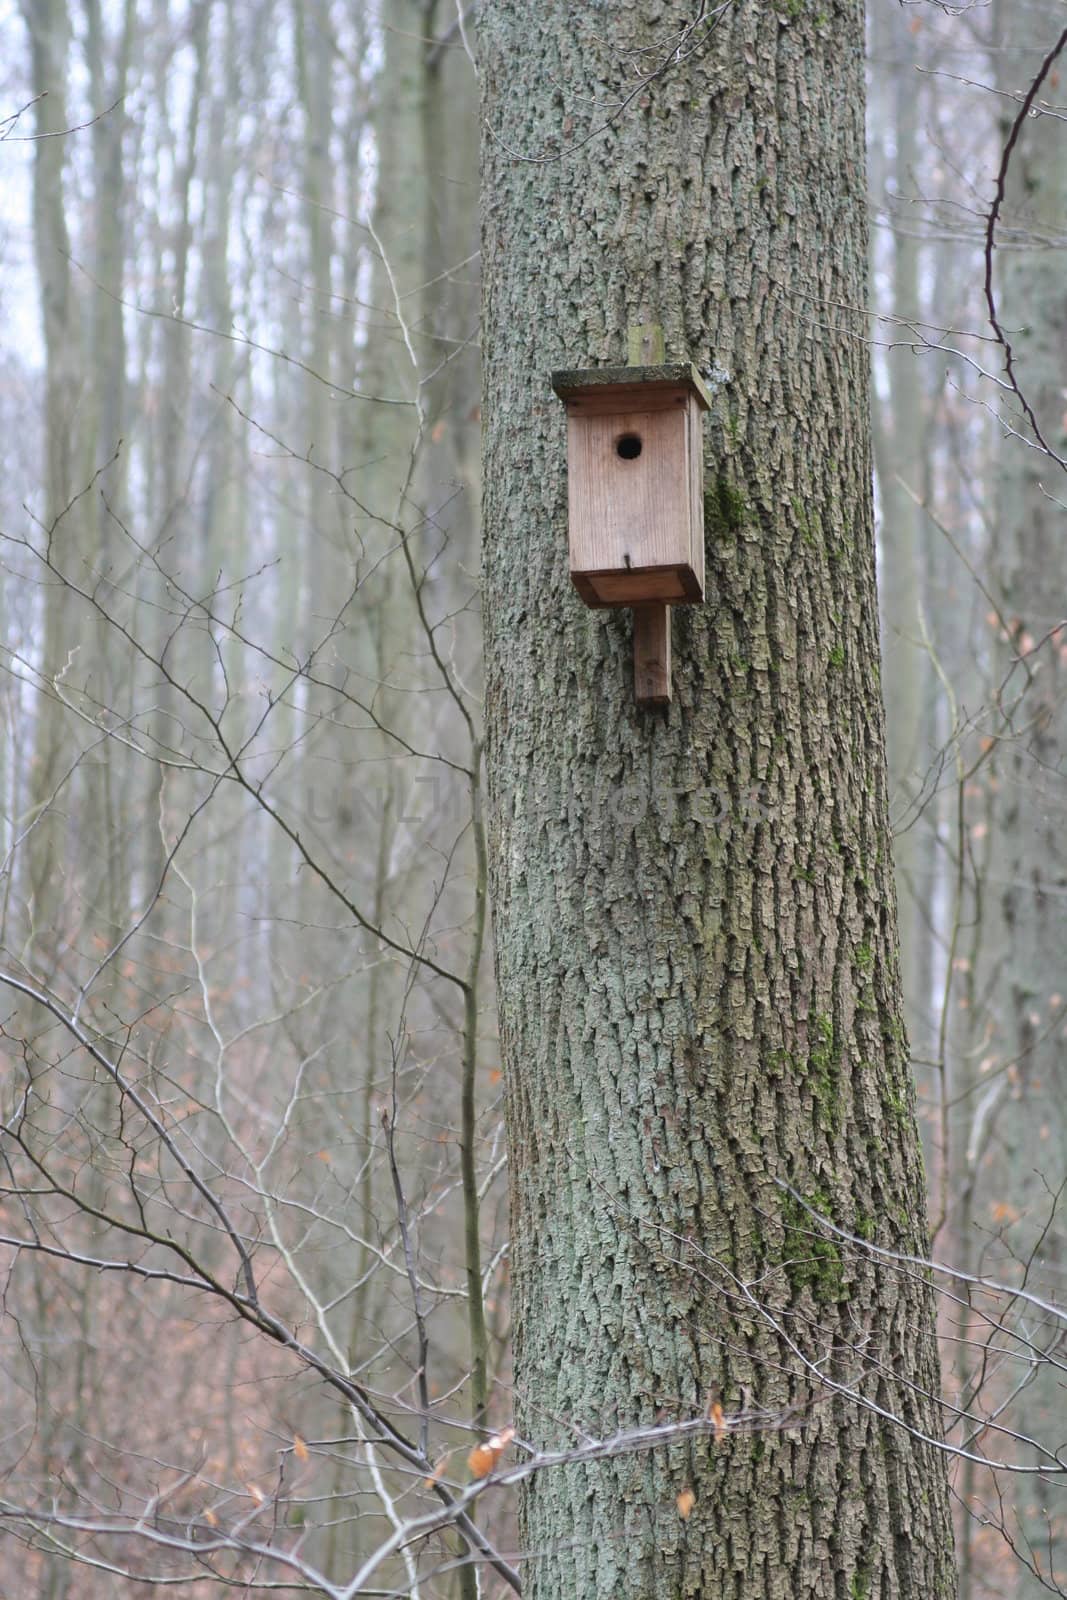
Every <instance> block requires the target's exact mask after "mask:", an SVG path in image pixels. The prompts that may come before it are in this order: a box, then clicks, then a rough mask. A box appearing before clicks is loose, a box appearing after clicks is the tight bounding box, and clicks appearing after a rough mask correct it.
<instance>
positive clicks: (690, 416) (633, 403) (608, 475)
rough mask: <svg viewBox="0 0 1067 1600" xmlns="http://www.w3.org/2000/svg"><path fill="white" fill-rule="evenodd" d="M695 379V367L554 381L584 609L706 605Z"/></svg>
mask: <svg viewBox="0 0 1067 1600" xmlns="http://www.w3.org/2000/svg"><path fill="white" fill-rule="evenodd" d="M646 374H647V375H648V376H646ZM694 378H695V374H693V372H692V368H689V367H653V368H634V367H624V368H616V369H596V370H593V371H586V372H576V373H557V374H555V375H554V377H553V384H554V386H555V388H556V392H557V393H558V394H559V395H560V397H561V399H563V401H564V403H565V404H566V407H567V478H568V510H569V530H570V567H571V578H572V580H573V582H574V585H575V588H576V589H577V590H578V593H579V594H580V595H581V597H582V599H583V600H584V601H585V602H586V604H587V605H591V606H633V605H641V604H644V603H647V602H649V601H658V602H660V603H661V604H667V605H680V604H686V603H692V602H695V601H700V600H702V599H703V598H704V503H703V461H702V430H701V425H700V411H701V407H702V404H704V403H705V402H704V396H703V392H702V391H703V385H702V384H699V379H696V382H695V383H694V381H693V380H694ZM698 384H699V388H698V387H697V385H698Z"/></svg>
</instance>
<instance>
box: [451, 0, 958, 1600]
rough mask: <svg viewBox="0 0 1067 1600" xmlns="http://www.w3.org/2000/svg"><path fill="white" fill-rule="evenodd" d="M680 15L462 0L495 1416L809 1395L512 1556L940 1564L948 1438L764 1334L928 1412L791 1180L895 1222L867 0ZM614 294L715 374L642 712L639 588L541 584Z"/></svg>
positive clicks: (782, 1573) (627, 1574) (569, 1423)
mask: <svg viewBox="0 0 1067 1600" xmlns="http://www.w3.org/2000/svg"><path fill="white" fill-rule="evenodd" d="M694 13H695V8H694V7H693V6H691V5H690V4H688V3H684V0H656V3H653V4H651V5H649V4H648V3H646V0H642V3H636V0H628V3H622V4H618V5H614V6H612V7H610V8H608V7H605V6H602V5H597V4H593V3H591V0H587V3H586V4H584V5H577V6H576V5H574V4H573V3H572V0H567V3H564V0H545V3H544V4H543V5H541V6H539V7H538V8H536V10H534V11H531V10H530V9H529V8H528V7H527V6H526V5H525V4H524V3H520V0H489V3H487V4H485V5H483V6H482V7H481V8H480V15H481V18H482V22H481V48H480V57H481V68H482V82H483V106H482V109H483V115H484V119H485V156H484V186H483V216H484V228H483V251H484V274H485V285H486V288H485V308H484V343H485V370H486V407H485V418H486V463H485V466H486V471H485V497H486V498H485V530H486V535H485V539H486V542H485V586H486V607H485V620H486V634H487V699H486V713H487V725H488V763H489V774H490V790H491V801H492V807H491V810H492V820H491V858H492V882H493V889H494V894H495V935H496V955H497V974H498V986H499V1005H500V1013H501V1023H502V1031H503V1044H504V1056H505V1063H506V1067H507V1075H508V1118H509V1130H510V1140H511V1161H512V1167H511V1184H512V1213H513V1247H512V1249H513V1273H514V1317H515V1338H516V1346H515V1359H516V1374H517V1378H516V1381H517V1420H518V1425H519V1429H520V1432H521V1434H522V1435H523V1436H524V1437H525V1438H526V1439H528V1440H532V1441H533V1442H535V1443H537V1444H547V1443H551V1444H553V1445H556V1446H558V1445H561V1444H563V1443H565V1442H566V1441H567V1440H568V1439H572V1438H574V1437H575V1433H574V1431H573V1430H576V1429H585V1430H589V1431H592V1432H594V1433H605V1432H607V1433H610V1432H612V1431H613V1430H614V1429H616V1428H617V1427H619V1426H625V1425H631V1424H642V1423H650V1422H652V1421H653V1420H654V1419H657V1418H663V1417H664V1416H690V1415H693V1414H699V1413H700V1412H701V1411H702V1410H703V1408H704V1407H706V1406H707V1404H708V1402H709V1397H710V1398H714V1397H715V1396H720V1397H721V1400H722V1404H723V1405H724V1407H725V1409H726V1411H727V1413H737V1412H740V1411H742V1410H744V1409H746V1408H748V1409H751V1408H752V1407H755V1406H766V1407H769V1408H771V1409H776V1408H784V1407H787V1406H793V1407H795V1408H796V1416H795V1420H794V1423H793V1424H792V1425H790V1426H788V1427H785V1428H784V1429H778V1430H773V1431H765V1432H762V1433H759V1434H756V1435H752V1434H749V1435H748V1436H745V1437H742V1436H737V1437H732V1436H731V1439H730V1441H729V1442H724V1443H721V1444H719V1445H716V1444H714V1443H712V1442H709V1441H707V1440H701V1441H700V1442H698V1443H688V1444H685V1445H676V1446H674V1447H672V1448H671V1449H669V1450H664V1451H660V1452H658V1453H654V1454H650V1455H645V1456H628V1457H623V1458H618V1459H614V1460H611V1461H609V1462H606V1463H600V1464H597V1465H593V1466H573V1467H569V1468H566V1469H564V1470H560V1471H557V1472H553V1473H551V1474H549V1473H546V1474H544V1475H542V1476H540V1477H536V1478H535V1479H534V1480H533V1481H532V1482H531V1483H530V1484H529V1486H528V1487H527V1490H526V1493H525V1499H524V1503H523V1506H522V1535H523V1542H524V1548H525V1549H526V1551H527V1552H528V1554H529V1561H528V1564H527V1565H526V1566H525V1568H524V1571H525V1592H526V1593H527V1595H528V1596H532V1597H533V1600H549V1597H552V1600H559V1597H562V1596H567V1597H568V1600H572V1597H573V1600H587V1597H588V1600H592V1597H598V1596H609V1595H610V1596H611V1597H612V1600H637V1597H640V1600H660V1597H662V1600H667V1597H668V1596H669V1597H670V1600H681V1597H694V1596H706V1597H710V1596H715V1597H716V1600H726V1597H731V1600H756V1597H758V1600H787V1597H788V1600H804V1597H812V1600H814V1597H820V1600H821V1597H830V1596H834V1597H835V1600H841V1597H843V1596H851V1597H859V1596H864V1597H869V1600H890V1597H897V1596H899V1597H904V1596H907V1597H909V1600H912V1597H915V1596H918V1595H922V1596H938V1595H946V1594H948V1593H950V1591H951V1588H952V1553H951V1533H950V1525H949V1516H948V1507H947V1494H946V1488H945V1481H944V1472H943V1464H942V1461H941V1458H940V1456H939V1455H938V1453H937V1451H936V1450H935V1448H934V1447H933V1446H931V1445H930V1444H927V1443H923V1442H921V1441H920V1440H918V1439H917V1438H916V1437H915V1436H914V1434H913V1433H911V1432H909V1431H907V1429H905V1428H904V1427H901V1426H894V1425H891V1424H887V1423H886V1422H884V1421H882V1420H880V1419H879V1417H878V1416H876V1415H875V1414H873V1413H872V1412H871V1411H870V1410H869V1409H867V1408H865V1407H864V1406H862V1405H859V1404H856V1403H854V1402H852V1401H849V1400H847V1399H846V1398H844V1397H843V1396H841V1395H840V1394H839V1393H835V1392H830V1391H828V1390H827V1389H826V1388H824V1387H823V1386H821V1385H820V1383H819V1382H818V1381H817V1380H816V1378H815V1377H814V1376H813V1375H812V1373H811V1372H810V1371H809V1370H807V1369H806V1368H805V1367H804V1365H803V1362H802V1360H801V1359H800V1358H799V1357H798V1355H797V1354H796V1353H795V1352H794V1351H793V1350H792V1349H790V1348H789V1346H788V1345H787V1342H786V1335H788V1337H789V1338H790V1339H792V1340H794V1341H795V1343H796V1345H797V1346H798V1347H799V1349H801V1350H802V1351H803V1352H804V1353H805V1354H806V1355H807V1356H809V1357H810V1358H811V1359H812V1360H817V1361H819V1362H821V1363H822V1367H821V1370H822V1372H823V1373H825V1374H826V1376H827V1377H829V1378H832V1379H833V1380H834V1381H835V1382H836V1383H838V1384H841V1385H851V1386H854V1387H857V1388H860V1389H862V1390H863V1392H864V1394H865V1395H866V1396H868V1397H870V1398H872V1399H875V1400H877V1402H878V1403H879V1404H880V1405H882V1406H884V1407H885V1408H887V1409H892V1410H894V1411H895V1412H897V1413H898V1414H899V1415H900V1416H901V1417H902V1418H903V1419H904V1420H905V1421H906V1422H907V1424H908V1425H909V1426H910V1428H912V1429H914V1430H915V1431H916V1432H917V1433H920V1434H925V1435H929V1436H937V1435H938V1434H939V1432H940V1416H939V1408H938V1404H937V1402H936V1399H933V1398H931V1396H932V1395H936V1392H937V1387H938V1363H937V1356H936V1348H935V1343H934V1334H933V1316H932V1307H931V1303H930V1298H929V1294H928V1291H927V1288H926V1286H925V1285H924V1284H923V1282H922V1281H921V1280H920V1279H919V1278H918V1277H901V1276H894V1275H892V1274H888V1273H886V1272H885V1271H881V1270H875V1269H874V1268H872V1267H871V1266H870V1265H869V1264H867V1263H864V1262H862V1261H860V1260H858V1259H856V1257H855V1254H851V1255H846V1254H845V1253H843V1252H841V1251H839V1250H838V1249H836V1248H835V1247H834V1246H833V1245H831V1244H829V1243H827V1242H826V1241H825V1240H824V1239H822V1238H819V1237H818V1236H813V1233H812V1231H811V1230H810V1225H809V1220H808V1218H807V1215H806V1213H805V1212H804V1211H803V1209H802V1208H800V1207H799V1206H798V1205H797V1203H796V1202H795V1200H792V1199H791V1198H790V1197H789V1196H788V1195H787V1194H784V1193H783V1191H782V1190H781V1189H780V1188H779V1187H778V1186H777V1185H776V1183H775V1180H776V1179H782V1180H785V1181H786V1182H788V1183H789V1184H791V1185H793V1186H795V1188H796V1189H797V1190H798V1191H799V1192H800V1193H802V1194H803V1195H804V1196H806V1197H807V1198H808V1200H809V1201H810V1203H811V1204H812V1205H813V1206H815V1207H816V1208H819V1209H822V1210H824V1211H825V1212H826V1213H828V1214H829V1215H830V1216H832V1217H833V1218H834V1219H835V1221H837V1222H838V1223H840V1224H841V1225H842V1226H844V1227H845V1228H849V1229H852V1230H854V1231H856V1232H858V1233H860V1234H862V1235H867V1236H872V1237H876V1238H877V1239H878V1240H879V1241H880V1242H882V1243H884V1244H887V1245H889V1246H896V1247H904V1248H910V1249H915V1250H922V1249H923V1247H924V1245H925V1217H924V1185H923V1174H922V1167H921V1159H920V1155H919V1148H918V1141H917V1136H916V1130H915V1125H914V1120H913V1115H912V1086H911V1080H910V1075H909V1069H908V1057H907V1050H906V1045H905V1039H904V1030H903V1027H902V1021H901V1000H900V988H899V975H898V957H897V935H896V918H895V908H894V897H893V881H892V867H891V861H890V853H889V846H888V824H887V814H886V813H887V808H886V779H885V754H884V740H883V717H882V703H881V692H880V684H879V669H878V641H877V611H876V600H875V591H874V558H873V540H872V528H871V493H870V451H869V423H868V391H867V382H868V364H867V352H866V346H865V343H864V322H863V316H862V308H863V305H864V298H865V274H866V217H865V205H866V189H865V171H864V152H863V64H862V22H863V18H862V6H861V4H860V3H859V0H820V3H818V4H816V3H809V0H782V3H781V4H780V5H778V6H777V7H775V6H772V5H768V4H757V3H755V0H739V3H737V4H735V5H733V6H731V7H729V8H722V7H714V8H711V9H710V10H708V11H707V12H706V14H704V16H703V20H702V21H699V22H698V23H697V24H696V25H695V26H693V27H692V29H689V30H688V31H687V25H688V24H690V23H692V22H693V18H694ZM661 66H662V68H663V70H662V71H661V72H658V73H656V75H655V76H652V77H651V78H650V81H647V82H645V83H642V81H641V78H642V75H643V74H653V73H655V69H657V68H660V67H661ZM597 130H599V131H597ZM644 323H659V324H661V325H662V327H663V329H664V332H665V337H666V346H667V355H668V359H677V358H679V357H683V356H686V355H691V356H692V358H693V359H694V360H695V361H696V363H697V364H698V366H699V367H700V368H701V369H702V370H703V371H704V373H705V374H706V375H707V377H708V379H709V381H710V382H711V384H712V386H713V389H714V391H715V406H714V409H713V412H712V413H711V415H710V417H709V419H708V427H707V447H706V464H707V479H706V510H707V547H708V592H709V600H708V604H707V606H706V607H705V608H704V609H702V610H694V611H683V612H676V613H675V667H674V688H675V700H674V704H673V706H672V707H671V708H670V709H669V711H667V712H666V713H660V712H648V711H644V712H641V711H638V710H637V709H636V708H635V706H634V705H633V701H632V690H631V677H632V668H631V662H630V634H631V623H630V617H629V615H628V614H626V613H604V612H590V611H587V610H585V609H584V608H583V606H582V605H581V603H580V602H579V601H578V599H577V597H576V596H575V594H574V593H573V592H572V590H571V587H570V584H569V582H568V577H567V565H566V562H567V557H566V532H565V529H566V487H565V462H564V419H563V415H562V412H561V408H560V407H559V406H558V404H557V402H556V401H555V400H554V398H553V396H552V393H551V390H550V387H549V379H548V374H549V371H550V370H551V369H552V368H553V367H557V366H568V367H574V366H581V365H585V364H590V365H593V364H597V363H602V364H613V365H617V364H620V363H623V362H625V360H626V357H627V343H626V335H627V327H628V326H629V325H632V324H644ZM731 1274H732V1275H733V1276H732V1277H731V1276H730V1275H731ZM737 1279H740V1280H743V1281H744V1282H745V1283H749V1284H752V1285H753V1289H752V1294H753V1296H754V1299H755V1300H758V1305H757V1304H755V1303H754V1302H753V1301H748V1300H746V1298H745V1297H744V1295H743V1294H741V1293H739V1292H738V1291H737V1289H736V1283H735V1280H737ZM772 1318H773V1325H772V1322H771V1320H770V1319H772ZM684 1487H691V1488H692V1490H693V1491H694V1493H695V1497H696V1498H695V1504H694V1506H693V1509H692V1512H691V1514H690V1516H689V1517H688V1519H687V1520H684V1519H683V1518H682V1517H681V1516H680V1515H679V1513H678V1510H677V1506H676V1496H677V1494H678V1493H679V1491H680V1490H681V1489H683V1488H684Z"/></svg>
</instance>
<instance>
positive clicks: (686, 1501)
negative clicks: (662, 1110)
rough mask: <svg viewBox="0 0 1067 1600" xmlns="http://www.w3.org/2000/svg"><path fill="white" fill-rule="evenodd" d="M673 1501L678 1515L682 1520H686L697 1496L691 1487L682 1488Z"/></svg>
mask: <svg viewBox="0 0 1067 1600" xmlns="http://www.w3.org/2000/svg"><path fill="white" fill-rule="evenodd" d="M674 1503H675V1505H676V1506H677V1507H678V1515H679V1516H680V1517H681V1519H682V1521H683V1522H686V1521H688V1519H689V1513H690V1512H691V1511H692V1509H693V1507H694V1506H695V1505H696V1503H697V1497H696V1495H695V1494H694V1493H693V1491H692V1489H683V1490H682V1492H681V1494H680V1495H679V1496H678V1498H677V1500H676V1501H675V1502H674Z"/></svg>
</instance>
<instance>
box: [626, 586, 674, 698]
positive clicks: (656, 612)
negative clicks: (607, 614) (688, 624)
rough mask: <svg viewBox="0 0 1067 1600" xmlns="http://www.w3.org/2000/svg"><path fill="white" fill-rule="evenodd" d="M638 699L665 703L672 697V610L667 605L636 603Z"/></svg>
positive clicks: (635, 637) (636, 684) (636, 679)
mask: <svg viewBox="0 0 1067 1600" xmlns="http://www.w3.org/2000/svg"><path fill="white" fill-rule="evenodd" d="M634 699H635V700H636V701H637V703H638V705H639V706H665V705H669V704H670V699H671V613H670V609H669V607H667V606H661V605H655V604H653V605H643V606H634Z"/></svg>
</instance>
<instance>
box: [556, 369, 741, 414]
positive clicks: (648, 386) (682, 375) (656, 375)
mask: <svg viewBox="0 0 1067 1600" xmlns="http://www.w3.org/2000/svg"><path fill="white" fill-rule="evenodd" d="M552 387H553V389H555V391H556V393H557V394H558V395H559V397H560V399H561V400H564V401H566V400H581V399H589V398H592V397H595V396H602V397H605V391H607V390H612V389H628V390H632V391H633V405H634V409H635V410H640V409H641V395H642V394H647V396H648V398H649V400H650V401H652V397H653V395H658V394H659V393H661V392H662V391H663V390H665V389H674V390H678V389H683V390H685V391H686V392H687V393H688V394H691V395H694V396H695V397H696V400H697V403H698V405H699V406H700V407H701V409H702V410H704V411H707V410H709V409H710V407H711V395H710V394H709V393H708V388H707V385H706V384H705V382H704V380H703V378H702V377H701V376H700V373H699V372H698V371H697V369H696V367H694V366H693V364H692V362H690V361H676V362H667V363H665V364H664V365H663V366H659V367H580V368H578V369H577V370H575V371H573V372H554V373H553V374H552ZM652 403H653V404H654V401H652ZM661 403H662V402H661Z"/></svg>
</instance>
